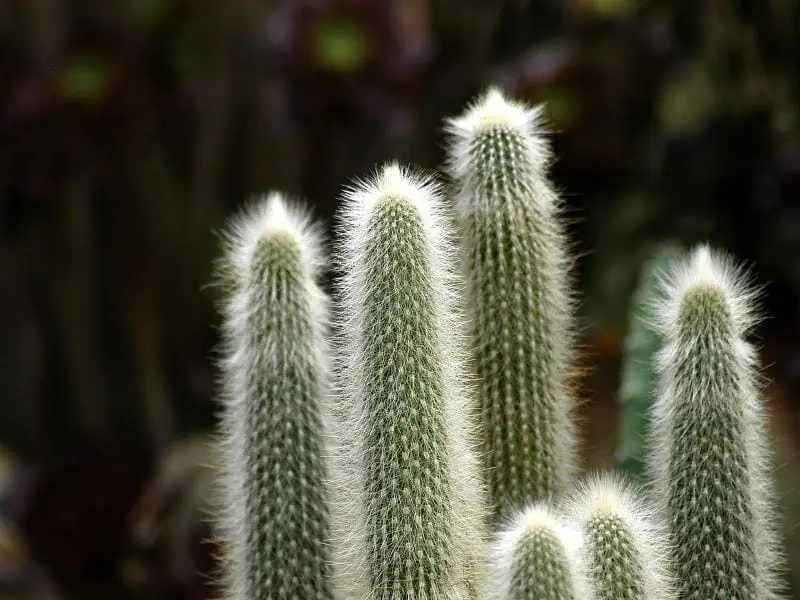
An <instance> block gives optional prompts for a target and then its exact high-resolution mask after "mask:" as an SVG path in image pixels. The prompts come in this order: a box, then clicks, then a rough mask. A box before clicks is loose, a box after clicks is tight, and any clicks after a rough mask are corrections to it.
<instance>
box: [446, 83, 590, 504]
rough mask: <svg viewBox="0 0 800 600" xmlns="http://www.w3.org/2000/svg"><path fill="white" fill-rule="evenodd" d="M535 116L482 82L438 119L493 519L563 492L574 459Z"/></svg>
mask: <svg viewBox="0 0 800 600" xmlns="http://www.w3.org/2000/svg"><path fill="white" fill-rule="evenodd" d="M540 120H541V109H540V108H529V107H526V106H524V105H522V104H519V103H516V102H512V101H509V100H507V99H505V98H504V97H503V95H502V94H501V93H500V92H499V91H498V90H496V89H490V90H489V91H488V92H487V93H486V94H485V95H484V96H483V97H481V98H480V99H479V101H478V102H477V103H475V104H474V105H473V106H471V107H470V108H469V109H468V110H467V112H466V113H465V114H464V115H462V116H461V117H459V118H456V119H451V120H450V121H448V130H449V133H450V136H451V143H450V152H449V169H450V172H451V174H452V176H453V179H454V180H455V182H456V187H457V190H456V192H457V198H456V217H457V223H458V225H459V228H460V230H461V234H462V237H463V243H464V252H465V257H466V261H465V263H466V271H467V273H466V275H467V283H468V289H467V293H468V295H469V298H468V301H469V308H470V310H471V311H472V315H473V322H474V336H473V346H474V361H475V369H476V371H477V374H478V376H479V390H480V411H481V414H482V424H483V427H484V432H483V435H484V439H483V441H484V444H485V447H484V455H485V456H486V465H485V466H486V475H487V477H488V482H489V491H490V493H491V497H492V500H493V502H494V504H495V506H496V507H497V515H498V516H499V517H508V516H509V515H511V514H513V512H514V511H516V510H519V509H521V508H522V507H523V506H525V505H526V504H528V503H529V502H533V501H537V500H541V501H545V500H549V499H552V498H554V497H556V496H557V495H559V494H561V493H563V492H564V491H565V490H566V488H567V486H568V484H569V481H570V478H571V475H572V472H573V465H574V462H575V461H574V454H575V435H574V426H573V424H572V420H571V418H570V412H571V409H572V406H573V403H574V402H573V396H572V393H571V390H570V385H569V384H570V377H571V375H572V365H573V356H572V352H571V344H570V342H571V337H572V335H571V330H572V324H571V320H572V317H571V313H572V302H571V297H570V292H569V288H568V272H569V268H570V262H569V260H568V256H567V242H566V239H565V235H564V232H563V226H562V223H561V220H560V214H559V213H560V210H561V206H560V205H561V203H560V200H559V198H558V196H557V195H556V193H555V192H554V191H553V189H552V186H551V185H550V183H549V182H548V180H547V168H548V163H549V162H550V149H549V145H548V143H547V142H546V140H545V138H544V134H543V131H542V126H541V124H540Z"/></svg>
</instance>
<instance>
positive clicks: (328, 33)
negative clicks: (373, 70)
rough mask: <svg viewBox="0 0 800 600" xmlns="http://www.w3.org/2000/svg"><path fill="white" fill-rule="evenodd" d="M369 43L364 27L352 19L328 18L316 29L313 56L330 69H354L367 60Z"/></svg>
mask: <svg viewBox="0 0 800 600" xmlns="http://www.w3.org/2000/svg"><path fill="white" fill-rule="evenodd" d="M368 54H369V43H368V41H367V37H366V35H365V31H364V27H363V25H361V24H360V23H358V22H357V21H355V20H352V19H344V18H337V19H329V20H327V21H325V22H324V23H323V24H322V25H321V26H320V28H319V31H317V35H316V37H315V39H314V56H315V57H316V61H317V63H318V64H319V65H320V66H321V67H322V68H324V69H327V70H330V71H339V72H348V71H355V70H356V69H358V68H359V67H360V66H361V65H363V64H364V62H365V61H366V60H367V56H368Z"/></svg>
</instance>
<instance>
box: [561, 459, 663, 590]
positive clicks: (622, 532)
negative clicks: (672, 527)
mask: <svg viewBox="0 0 800 600" xmlns="http://www.w3.org/2000/svg"><path fill="white" fill-rule="evenodd" d="M564 510H565V511H566V513H567V515H568V522H569V523H570V524H571V526H572V527H574V528H575V530H577V531H578V532H580V534H581V536H582V538H583V544H582V545H581V561H582V563H583V565H584V566H585V568H586V570H587V571H588V573H589V575H588V576H589V581H590V585H591V588H592V593H593V597H594V598H596V599H597V600H667V599H672V598H674V597H675V594H674V587H673V583H672V580H671V576H670V574H669V571H668V570H667V568H666V559H667V556H668V541H667V540H668V538H667V530H666V527H665V526H664V525H663V523H662V521H661V520H659V518H658V515H657V514H656V513H654V511H653V510H652V509H651V507H650V505H649V504H648V503H646V502H645V500H644V499H643V498H642V497H641V495H640V493H639V492H638V490H637V489H636V488H634V487H633V486H631V485H630V484H629V483H628V482H627V481H626V480H624V479H622V478H621V477H619V476H617V475H613V474H610V473H606V474H599V475H594V476H591V477H589V478H588V479H586V480H585V481H583V482H581V483H580V484H579V485H577V486H576V487H575V489H574V490H573V491H572V493H571V494H570V496H569V497H568V498H567V499H565V501H564Z"/></svg>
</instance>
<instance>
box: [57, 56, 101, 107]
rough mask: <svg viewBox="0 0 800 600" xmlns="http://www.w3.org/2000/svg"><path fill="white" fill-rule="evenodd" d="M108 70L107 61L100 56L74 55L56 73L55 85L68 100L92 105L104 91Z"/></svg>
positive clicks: (98, 100)
mask: <svg viewBox="0 0 800 600" xmlns="http://www.w3.org/2000/svg"><path fill="white" fill-rule="evenodd" d="M110 72H111V67H110V65H109V64H108V61H107V60H106V59H104V58H102V57H100V56H97V55H95V54H81V55H75V56H72V57H70V58H68V59H67V61H66V63H65V64H64V66H63V67H62V68H61V69H60V70H59V71H58V72H57V73H56V86H57V88H58V90H59V92H60V93H61V95H62V96H63V97H65V98H67V99H68V100H73V101H77V102H81V103H83V104H89V105H94V104H97V103H98V102H100V101H101V100H102V99H103V96H104V95H105V93H106V89H107V87H108V82H109V79H110Z"/></svg>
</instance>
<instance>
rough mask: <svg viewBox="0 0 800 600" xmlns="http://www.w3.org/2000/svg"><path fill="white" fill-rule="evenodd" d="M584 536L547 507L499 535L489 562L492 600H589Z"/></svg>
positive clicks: (521, 517)
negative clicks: (583, 561)
mask: <svg viewBox="0 0 800 600" xmlns="http://www.w3.org/2000/svg"><path fill="white" fill-rule="evenodd" d="M580 543H581V540H580V534H579V533H578V532H577V531H575V530H573V529H571V528H570V527H568V526H566V525H564V524H563V523H562V522H561V518H560V517H559V516H558V515H557V514H556V513H555V512H554V511H553V510H552V509H551V508H550V507H548V506H547V505H544V504H535V505H532V506H530V507H528V508H526V509H525V510H524V511H522V512H521V513H520V514H519V515H518V516H517V517H516V518H515V519H514V521H513V522H512V523H511V525H510V526H509V527H508V528H507V529H506V530H505V531H503V532H502V533H501V534H500V536H498V538H497V540H496V541H495V543H494V545H493V547H492V549H491V553H490V560H489V588H488V591H487V593H486V594H485V597H486V598H488V599H489V600H589V598H591V595H590V592H589V587H588V582H587V579H586V573H585V571H584V569H583V565H582V564H581V562H580V558H579V554H578V553H579V550H580Z"/></svg>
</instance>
